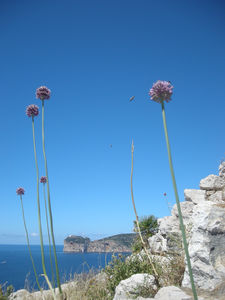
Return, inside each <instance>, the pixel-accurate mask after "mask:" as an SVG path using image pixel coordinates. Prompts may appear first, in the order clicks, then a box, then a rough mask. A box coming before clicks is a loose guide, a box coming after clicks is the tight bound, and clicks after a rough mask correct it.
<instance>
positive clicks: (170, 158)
mask: <svg viewBox="0 0 225 300" xmlns="http://www.w3.org/2000/svg"><path fill="white" fill-rule="evenodd" d="M161 105H162V117H163V126H164V131H165V137H166V146H167V151H168V159H169V166H170V172H171V176H172V181H173V188H174V193H175V198H176V203H177V210H178V215H179V221H180V229H181V233H182V238H183V245H184V252H185V255H186V260H187V266H188V272H189V276H190V281H191V287H192V292H193V296H194V299H195V300H198V296H197V292H196V288H195V283H194V278H193V273H192V268H191V261H190V256H189V252H188V245H187V239H186V234H185V228H184V222H183V217H182V212H181V207H180V201H179V197H178V192H177V185H176V180H175V175H174V170H173V163H172V157H171V150H170V143H169V137H168V131H167V125H166V115H165V108H164V102H163V101H161Z"/></svg>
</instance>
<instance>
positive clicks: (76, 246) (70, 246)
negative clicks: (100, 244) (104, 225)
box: [63, 235, 90, 252]
mask: <svg viewBox="0 0 225 300" xmlns="http://www.w3.org/2000/svg"><path fill="white" fill-rule="evenodd" d="M89 243H90V239H89V238H83V237H82V236H75V235H70V236H68V237H67V238H66V239H65V240H64V248H63V251H64V252H87V247H88V245H89Z"/></svg>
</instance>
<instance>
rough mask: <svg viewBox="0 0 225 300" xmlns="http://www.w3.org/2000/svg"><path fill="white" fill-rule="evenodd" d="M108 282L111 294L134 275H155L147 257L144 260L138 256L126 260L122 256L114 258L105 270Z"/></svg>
mask: <svg viewBox="0 0 225 300" xmlns="http://www.w3.org/2000/svg"><path fill="white" fill-rule="evenodd" d="M105 273H106V274H107V277H108V281H107V286H108V289H109V291H110V293H111V294H112V295H113V294H114V293H115V288H116V286H117V285H118V284H119V283H120V281H121V280H124V279H127V278H129V277H130V276H132V275H134V274H140V273H148V274H151V275H152V274H153V270H152V267H151V265H150V264H149V261H148V259H147V257H145V256H143V257H142V259H140V258H138V257H137V256H135V255H134V256H131V257H129V258H128V259H125V257H123V256H122V255H119V256H118V257H117V256H113V258H112V261H111V262H110V263H109V265H108V266H106V268H105Z"/></svg>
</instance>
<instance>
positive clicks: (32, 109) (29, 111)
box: [26, 104, 39, 117]
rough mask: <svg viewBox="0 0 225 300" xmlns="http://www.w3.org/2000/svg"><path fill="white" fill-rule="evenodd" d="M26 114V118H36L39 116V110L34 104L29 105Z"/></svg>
mask: <svg viewBox="0 0 225 300" xmlns="http://www.w3.org/2000/svg"><path fill="white" fill-rule="evenodd" d="M26 114H27V115H28V117H36V116H37V115H38V114H39V108H38V106H37V105H35V104H31V105H28V106H27V109H26Z"/></svg>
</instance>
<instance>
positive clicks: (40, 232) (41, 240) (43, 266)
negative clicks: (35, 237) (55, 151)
mask: <svg viewBox="0 0 225 300" xmlns="http://www.w3.org/2000/svg"><path fill="white" fill-rule="evenodd" d="M32 129H33V143H34V159H35V164H36V172H37V205H38V225H39V234H40V242H41V260H42V268H43V272H44V274H45V275H46V276H47V273H46V268H45V258H44V246H43V235H42V227H41V209H40V200H39V170H38V163H37V153H36V142H35V132H34V117H33V116H32Z"/></svg>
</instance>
